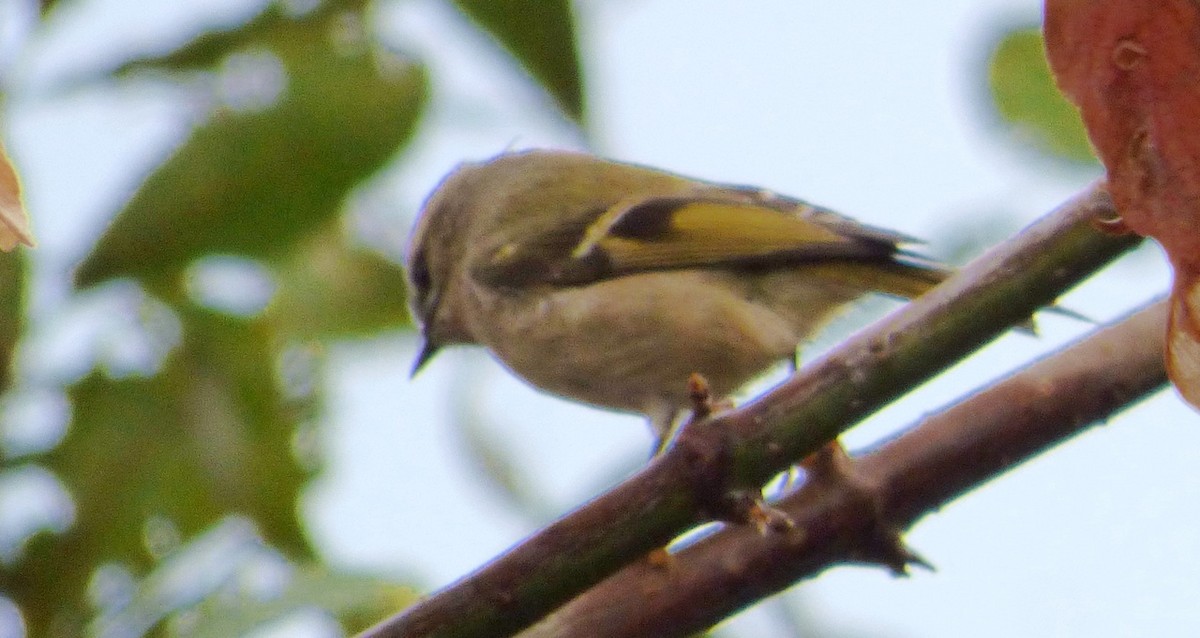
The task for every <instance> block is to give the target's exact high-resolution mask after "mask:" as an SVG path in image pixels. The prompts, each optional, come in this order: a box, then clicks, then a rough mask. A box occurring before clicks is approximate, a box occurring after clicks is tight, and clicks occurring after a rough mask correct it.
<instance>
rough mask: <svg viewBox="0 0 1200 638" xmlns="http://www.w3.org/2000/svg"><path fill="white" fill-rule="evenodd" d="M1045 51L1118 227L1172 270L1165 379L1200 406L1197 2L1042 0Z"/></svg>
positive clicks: (1199, 34) (1199, 53) (1199, 16)
mask: <svg viewBox="0 0 1200 638" xmlns="http://www.w3.org/2000/svg"><path fill="white" fill-rule="evenodd" d="M1045 12H1046V13H1045V32H1046V53H1047V57H1048V58H1049V60H1050V66H1051V68H1052V69H1053V70H1054V73H1055V75H1056V79H1057V81H1058V84H1059V87H1060V88H1061V89H1062V90H1063V92H1064V93H1066V94H1067V97H1069V98H1070V99H1071V100H1072V101H1073V102H1075V104H1077V105H1078V106H1079V109H1080V111H1081V113H1082V115H1083V121H1084V124H1086V126H1087V129H1088V137H1089V138H1091V141H1092V144H1093V145H1094V146H1095V147H1096V151H1097V153H1098V154H1099V156H1100V159H1101V161H1103V162H1104V165H1105V167H1106V168H1107V169H1108V188H1109V191H1110V192H1111V193H1112V196H1113V200H1114V202H1115V203H1116V205H1117V210H1119V211H1120V212H1121V222H1120V225H1121V227H1123V228H1124V229H1126V230H1129V231H1132V232H1135V233H1138V234H1140V235H1146V236H1149V237H1153V238H1154V239H1155V240H1157V241H1158V242H1159V243H1160V244H1161V245H1162V246H1163V249H1164V250H1165V251H1166V253H1167V257H1168V259H1169V260H1170V261H1171V264H1172V265H1173V266H1174V268H1175V286H1174V289H1173V292H1172V300H1171V309H1172V311H1171V318H1170V321H1169V330H1170V334H1169V335H1168V343H1169V346H1168V350H1169V351H1168V355H1167V363H1168V369H1169V370H1170V371H1171V380H1172V381H1173V382H1174V383H1175V384H1176V386H1177V387H1178V388H1179V390H1180V393H1181V394H1183V396H1184V398H1186V399H1187V400H1188V401H1189V402H1190V403H1192V405H1194V406H1196V407H1198V408H1200V293H1198V292H1197V284H1198V283H1200V126H1197V122H1200V3H1197V2H1195V1H1194V0H1046V7H1045Z"/></svg>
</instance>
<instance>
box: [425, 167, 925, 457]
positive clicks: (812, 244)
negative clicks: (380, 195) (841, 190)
mask: <svg viewBox="0 0 1200 638" xmlns="http://www.w3.org/2000/svg"><path fill="white" fill-rule="evenodd" d="M908 241H910V239H909V238H907V237H905V236H903V235H899V234H896V233H892V232H889V231H885V230H881V229H877V228H871V227H868V226H864V225H862V224H859V223H857V222H855V221H853V220H851V219H848V218H846V217H842V216H840V215H837V214H835V213H832V212H830V211H828V210H825V209H821V208H818V207H815V206H812V205H810V204H807V203H804V202H802V201H799V200H795V199H790V198H786V197H781V196H778V195H775V194H772V193H769V192H766V191H762V190H756V189H750V188H742V187H732V186H725V185H719V184H712V183H708V182H702V181H698V180H693V179H688V178H685V177H682V176H678V175H674V174H671V173H667V172H663V171H658V170H654V169H650V168H645V167H641V166H635V165H631V164H622V163H617V162H612V161H608V160H604V159H600V158H597V157H593V156H590V155H585V154H580V153H570V152H562V151H525V152H518V153H509V154H505V155H501V156H499V157H497V158H494V159H492V160H489V161H486V162H483V163H479V164H465V165H463V166H460V167H459V168H458V169H456V170H455V171H454V172H452V173H451V174H450V175H449V176H447V177H446V178H445V179H444V180H443V181H442V183H441V184H440V185H439V186H438V187H437V189H436V190H435V191H434V192H433V194H432V195H431V196H430V198H429V200H428V201H427V202H426V204H425V206H424V209H423V211H422V214H421V217H420V219H419V221H418V223H417V226H416V229H415V231H414V233H413V239H412V245H411V247H410V251H409V276H410V280H411V282H410V284H411V285H410V300H411V302H412V307H413V310H414V313H415V315H416V317H417V319H418V320H419V322H420V324H421V329H422V332H423V334H424V337H425V342H426V343H425V349H424V350H423V352H422V354H421V356H420V358H419V359H418V367H420V365H422V364H423V363H424V362H425V361H427V360H428V358H429V357H430V356H432V355H433V354H434V353H435V352H436V351H437V350H438V349H439V348H440V347H442V346H445V345H450V344H459V343H476V344H480V345H483V346H485V347H487V348H488V349H490V350H491V351H492V353H493V354H494V355H495V356H496V357H497V358H498V359H499V360H500V361H501V362H502V363H503V364H504V365H505V366H507V367H508V368H509V369H510V370H512V371H513V372H514V373H516V374H517V375H518V376H520V377H522V378H524V379H525V380H527V381H528V382H530V383H532V384H533V385H535V386H537V387H539V388H542V389H543V390H546V391H548V392H552V393H554V394H558V395H561V396H564V397H569V398H572V399H576V400H579V401H583V402H586V403H591V404H594V405H598V406H603V407H607V408H613V409H617V410H623V411H629V412H638V413H642V414H645V415H647V417H649V419H650V421H651V423H652V425H653V427H654V428H655V431H656V433H657V435H658V436H659V437H660V438H661V437H663V436H665V435H666V433H667V431H668V429H669V427H670V426H671V423H672V421H673V420H674V418H675V416H676V415H677V414H678V413H679V411H680V410H682V409H684V408H687V407H688V406H689V399H688V395H687V379H688V377H689V376H690V374H691V373H694V372H698V373H700V374H702V375H704V377H705V378H706V379H707V380H708V382H709V384H710V386H711V388H712V390H713V392H714V393H715V394H717V395H718V396H722V395H727V394H729V393H731V392H733V391H734V390H736V389H737V388H738V387H739V386H741V385H743V384H744V383H746V382H747V381H749V380H750V379H752V378H753V377H755V376H757V375H758V374H760V373H762V372H763V371H764V370H766V369H767V368H769V367H771V366H772V365H773V364H776V363H778V362H780V361H783V360H787V359H789V358H791V357H792V356H794V353H795V350H796V348H797V346H798V345H799V344H800V343H801V342H802V341H804V340H805V339H806V338H807V337H808V336H809V335H810V334H812V333H813V332H814V331H815V330H816V329H817V328H819V327H820V326H821V325H822V324H823V323H824V322H825V321H827V320H828V319H829V318H830V317H831V316H832V315H833V313H834V312H835V311H836V310H837V309H838V308H840V307H841V306H843V305H845V304H846V303H848V302H850V301H852V300H854V299H855V298H857V297H859V296H860V295H862V294H864V293H867V292H880V293H884V294H890V295H897V296H902V297H913V296H916V295H919V294H921V293H922V292H924V291H925V290H927V289H929V288H930V287H932V286H933V285H934V284H936V283H937V282H939V281H941V280H942V279H944V278H945V276H946V275H947V274H948V271H947V270H946V269H945V268H943V267H941V266H938V265H937V264H934V263H931V262H928V261H925V260H921V259H919V258H916V257H912V256H910V255H907V254H904V253H902V252H899V250H898V245H899V244H902V243H905V242H908Z"/></svg>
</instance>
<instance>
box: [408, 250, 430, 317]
mask: <svg viewBox="0 0 1200 638" xmlns="http://www.w3.org/2000/svg"><path fill="white" fill-rule="evenodd" d="M408 276H409V279H411V281H412V286H413V290H412V292H413V299H414V300H415V301H416V307H417V308H418V309H420V310H424V309H425V306H426V304H427V302H428V297H429V293H430V291H431V290H433V276H432V275H431V274H430V272H429V262H427V261H426V260H425V253H424V252H421V253H418V254H417V255H416V256H415V258H414V259H413V260H412V266H411V267H410V269H409V273H408Z"/></svg>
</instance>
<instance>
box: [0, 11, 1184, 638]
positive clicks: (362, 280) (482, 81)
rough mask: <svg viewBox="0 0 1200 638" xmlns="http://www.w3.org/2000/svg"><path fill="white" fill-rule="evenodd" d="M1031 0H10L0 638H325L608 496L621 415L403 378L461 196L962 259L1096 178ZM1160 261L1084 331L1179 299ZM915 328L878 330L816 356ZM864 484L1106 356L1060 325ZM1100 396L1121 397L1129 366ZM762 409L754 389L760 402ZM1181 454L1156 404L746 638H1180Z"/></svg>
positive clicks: (877, 426) (1112, 277) (622, 428)
mask: <svg viewBox="0 0 1200 638" xmlns="http://www.w3.org/2000/svg"><path fill="white" fill-rule="evenodd" d="M1039 15H1040V3H1038V2H1036V1H1035V0H976V1H974V2H962V3H946V2H934V1H932V0H914V1H913V2H907V3H896V4H894V5H893V4H890V3H879V2H863V1H856V0H850V1H848V2H839V3H830V2H805V1H799V2H797V1H794V0H775V1H771V0H753V1H749V2H739V3H730V2H718V1H715V0H688V1H684V0H642V1H639V2H633V1H630V0H624V1H622V0H607V1H602V0H577V1H576V2H573V3H569V2H566V1H565V0H545V1H540V2H492V1H491V0H453V1H452V0H326V1H325V2H319V1H318V0H293V1H290V2H274V3H268V2H264V1H263V0H177V1H176V2H169V3H165V2H164V3H130V2H121V1H119V0H42V1H41V2H40V3H39V2H35V1H33V0H0V99H2V108H3V110H2V111H0V137H2V139H3V142H4V144H5V146H6V148H7V150H8V152H9V154H10V156H11V157H12V159H13V161H14V163H15V164H16V167H17V169H18V171H19V172H20V174H21V176H22V178H23V187H24V194H25V199H26V204H27V207H28V209H29V211H30V214H31V216H32V219H33V227H34V232H35V233H36V236H37V239H38V241H39V247H38V248H37V249H36V250H32V251H30V250H26V251H21V252H18V253H15V254H11V255H3V256H0V266H2V267H0V279H2V281H0V291H2V294H0V313H3V315H4V316H3V319H2V320H0V324H2V325H3V326H4V328H3V329H0V356H2V357H3V358H4V361H3V362H0V363H3V369H4V371H5V374H3V375H0V383H2V384H3V389H4V394H3V395H2V397H0V637H2V638H9V637H18V636H25V635H29V636H79V635H88V636H103V637H114V638H115V637H125V636H143V635H152V636H174V635H178V636H193V635H196V636H231V635H250V636H301V637H307V636H311V637H324V636H340V635H344V634H345V633H347V632H351V631H354V630H358V629H361V628H363V627H365V626H367V625H369V624H371V623H373V622H375V621H377V620H379V619H381V618H382V617H384V616H385V615H387V614H389V613H391V612H393V611H395V610H398V609H400V608H402V607H403V606H404V605H406V604H408V603H409V602H410V601H412V600H413V599H414V598H415V597H417V596H419V595H421V594H424V593H428V592H431V591H433V590H435V589H437V588H438V587H440V586H443V585H445V584H447V583H449V582H451V581H452V580H454V579H456V578H458V577H460V576H462V575H464V574H465V573H467V572H469V571H471V570H473V569H474V568H476V567H478V566H480V565H482V564H484V563H485V562H487V561H488V560H489V559H490V558H492V557H493V556H495V555H496V554H497V553H499V552H501V551H503V550H504V549H505V548H507V547H508V546H510V545H512V544H514V543H516V542H518V541H519V540H520V539H521V538H523V537H524V536H525V535H527V534H528V533H530V532H531V531H533V530H535V529H537V528H538V527H539V526H541V525H543V524H545V523H547V522H548V521H550V520H552V519H553V518H556V517H557V516H560V515H562V514H563V513H565V512H567V511H569V510H570V509H572V508H573V507H574V506H576V505H578V504H580V503H581V502H583V501H584V500H586V499H587V498H589V497H590V496H593V495H595V494H597V493H598V492H600V491H602V490H604V489H605V488H606V487H609V486H611V485H613V484H614V483H616V482H618V481H619V480H621V478H623V477H624V476H627V475H628V474H629V473H630V472H631V471H633V470H635V469H636V468H637V467H638V466H639V464H641V463H643V462H644V460H645V458H646V454H647V452H648V449H649V445H650V437H649V436H648V431H647V429H646V427H645V425H644V424H643V423H641V422H640V420H639V419H637V418H634V417H629V416H622V415H614V414H608V413H604V412H599V411H597V410H593V409H590V408H585V407H581V406H577V405H573V404H569V403H566V402H564V401H561V400H558V399H554V398H549V397H546V396H543V395H540V394H538V393H536V392H535V391H533V390H531V389H529V388H528V387H526V386H524V385H523V384H522V383H520V382H519V381H517V380H515V379H513V378H512V377H510V376H509V375H507V373H505V372H504V371H503V370H502V369H500V368H499V366H498V365H496V364H495V363H494V362H492V361H491V360H490V359H489V358H488V357H487V355H486V354H485V353H483V352H482V351H478V350H472V349H460V350H454V351H450V352H447V353H445V354H443V355H441V356H439V357H438V359H437V360H435V361H434V362H433V363H432V364H431V365H430V366H428V367H427V368H426V371H424V372H423V373H422V374H421V376H419V377H418V378H416V379H412V380H410V379H409V378H408V372H409V369H410V366H411V362H412V359H413V356H414V355H415V347H416V344H417V339H416V337H415V335H414V332H413V327H412V325H411V324H410V322H409V319H408V315H407V311H406V309H405V305H404V281H403V272H402V270H401V266H400V264H401V263H402V261H403V253H404V247H405V242H406V238H407V234H408V229H409V227H410V225H411V223H412V220H413V218H414V216H415V214H416V212H417V210H418V209H419V207H420V204H421V201H422V199H423V198H424V197H425V195H426V194H427V193H428V192H429V191H430V190H431V189H432V188H433V187H434V185H435V184H436V183H437V181H438V180H439V178H440V177H441V176H442V175H444V174H445V173H446V172H447V171H449V170H450V169H451V168H453V167H454V165H455V164H457V163H458V162H460V161H463V160H477V159H482V158H486V157H489V156H492V155H495V154H497V153H499V152H502V151H504V150H508V149H518V148H525V147H532V146H552V147H562V148H582V149H588V150H592V151H595V152H597V153H600V154H603V155H607V156H610V157H613V158H617V159H621V160H627V161H634V162H639V163H644V164H649V165H654V166H658V167H662V168H666V169H670V170H673V171H676V172H680V173H684V174H687V175H692V176H696V177H701V178H706V179H713V180H719V181H725V182H740V183H747V184H756V185H761V186H765V187H768V188H771V189H773V190H776V191H779V192H782V193H786V194H791V195H795V196H799V197H802V198H805V199H807V200H810V201H813V202H816V203H820V204H822V205H825V206H829V207H831V208H834V209H836V210H839V211H841V212H844V213H846V214H849V215H853V216H855V217H857V218H858V219H860V220H862V221H864V222H867V223H870V224H875V225H880V226H886V227H890V228H895V229H897V230H900V231H902V232H905V233H908V234H911V235H915V236H919V237H925V238H928V240H929V244H928V246H926V251H927V252H929V253H930V254H933V255H936V256H938V257H941V258H944V259H947V260H951V261H955V262H962V261H965V260H966V259H969V258H970V256H972V255H974V254H976V253H978V252H979V251H981V250H983V249H985V248H986V247H987V246H988V245H990V244H992V243H995V242H998V241H1001V240H1003V239H1004V238H1005V237H1007V236H1009V235H1010V234H1011V233H1013V232H1015V231H1016V230H1017V229H1019V228H1020V227H1021V226H1023V225H1025V224H1026V223H1028V222H1029V221H1031V220H1033V219H1034V218H1036V217H1038V216H1039V215H1041V214H1043V213H1044V212H1046V211H1048V210H1050V209H1051V208H1053V207H1054V206H1056V205H1057V204H1059V203H1060V202H1061V201H1062V200H1064V199H1065V198H1067V197H1069V196H1070V195H1071V194H1072V193H1074V192H1076V191H1078V190H1080V189H1082V188H1083V187H1085V186H1086V185H1087V184H1088V183H1090V182H1091V181H1092V180H1094V179H1096V178H1097V177H1098V176H1099V175H1100V173H1101V171H1100V168H1099V165H1098V164H1096V163H1095V162H1094V161H1093V160H1092V159H1091V158H1090V154H1089V151H1088V148H1087V144H1086V141H1085V139H1084V138H1083V134H1082V128H1081V126H1080V125H1079V123H1078V121H1077V118H1076V117H1075V116H1074V113H1073V111H1072V110H1071V109H1070V107H1068V106H1066V105H1065V103H1064V102H1062V101H1061V99H1060V98H1058V97H1057V95H1056V93H1055V92H1054V90H1053V87H1052V83H1051V81H1050V78H1049V75H1048V72H1047V71H1046V68H1045V62H1044V60H1043V58H1042V54H1041V48H1040V47H1041V44H1040V40H1039V37H1038V35H1037V31H1036V27H1037V24H1038V19H1039ZM1168 279H1169V274H1168V271H1167V269H1166V267H1165V265H1164V264H1163V263H1162V259H1161V256H1160V255H1159V254H1158V251H1157V249H1156V248H1155V247H1153V246H1144V247H1143V248H1141V249H1139V250H1138V251H1136V252H1134V253H1133V254H1131V255H1130V256H1128V257H1126V258H1124V259H1123V260H1122V261H1121V262H1119V263H1118V264H1117V265H1115V266H1113V267H1111V268H1109V269H1108V270H1106V271H1105V272H1103V273H1101V274H1099V275H1098V276H1096V277H1094V278H1093V279H1091V280H1090V281H1089V282H1087V283H1085V284H1084V285H1083V286H1081V287H1080V288H1079V289H1077V290H1075V291H1073V292H1071V293H1070V294H1069V295H1067V296H1066V297H1065V298H1064V299H1063V301H1062V303H1063V304H1064V305H1066V306H1068V307H1069V308H1071V309H1073V310H1076V311H1079V312H1082V313H1084V314H1085V315H1087V316H1089V317H1092V318H1094V319H1096V320H1097V321H1107V320H1109V319H1112V318H1115V317H1119V316H1121V315H1123V314H1125V313H1127V312H1128V311H1129V310H1131V309H1132V308H1134V307H1136V306H1138V305H1140V304H1141V303H1143V302H1145V301H1146V300H1148V299H1150V298H1152V297H1154V296H1156V295H1158V294H1161V293H1162V292H1163V291H1164V290H1165V289H1166V287H1167V285H1168ZM892 307H894V304H892V303H891V302H886V301H880V300H872V301H868V302H864V303H863V304H861V305H860V307H858V308H856V309H855V310H854V311H852V312H850V313H849V314H848V315H847V316H846V317H845V320H844V321H841V322H839V323H838V324H837V325H836V326H834V327H833V328H831V329H830V331H829V332H828V334H825V335H822V336H821V337H820V338H819V339H818V341H817V342H816V343H814V344H812V345H811V346H810V347H809V348H808V349H807V350H806V356H809V357H811V356H812V354H814V353H817V352H820V351H821V350H822V349H823V348H826V347H828V346H829V345H830V344H832V343H834V342H836V341H837V339H839V338H841V337H844V336H845V335H846V334H849V333H850V332H851V331H853V330H856V329H858V328H860V327H862V326H863V325H865V323H867V322H869V321H870V320H871V319H872V318H873V317H877V316H879V315H880V314H881V313H883V312H886V311H887V310H889V309H891V308H892ZM1040 326H1041V332H1042V334H1041V336H1040V337H1039V338H1036V339H1035V338H1030V337H1027V336H1022V335H1008V336H1005V337H1003V338H1002V339H1000V340H999V341H998V342H997V343H996V344H993V345H992V346H990V347H988V348H986V349H985V350H983V351H982V352H980V353H979V354H978V355H976V356H973V357H971V358H970V359H968V360H966V361H964V362H962V363H961V364H959V365H958V366H956V367H954V368H953V369H951V370H949V371H948V372H946V373H944V374H943V375H941V376H940V377H938V378H936V379H935V380H933V381H931V382H929V383H927V384H925V385H924V386H923V387H922V388H920V389H919V390H918V391H916V392H914V393H913V394H912V395H910V396H908V397H906V398H904V399H903V400H900V401H897V402H896V403H895V404H893V405H892V406H889V408H887V409H886V410H884V411H882V412H881V413H879V414H877V415H876V416H874V417H873V418H871V419H869V420H868V421H867V422H865V423H863V424H862V425H861V426H860V427H858V428H856V429H854V430H853V431H852V432H851V433H850V434H849V435H848V436H847V437H846V441H847V443H848V445H849V446H850V447H851V448H852V449H854V448H863V447H866V446H870V445H871V444H872V443H874V442H876V441H878V440H880V439H882V438H885V437H887V436H888V435H889V434H891V433H894V432H896V431H898V430H899V429H901V428H903V427H905V426H906V425H908V424H910V423H911V422H913V421H914V420H916V419H917V418H919V416H920V415H922V414H925V413H927V412H930V411H933V410H935V409H936V408H938V407H939V406H943V405H945V404H947V403H949V402H951V401H953V400H954V399H955V398H956V397H959V396H961V395H962V394H963V393H965V392H968V391H970V390H971V389H973V388H976V387H979V386H980V385H982V384H985V383H987V382H988V381H990V380H992V379H995V378H997V377H999V376H1002V375H1003V374H1004V373H1006V372H1007V371H1009V370H1012V369H1015V368H1019V367H1021V366H1023V365H1025V364H1027V363H1028V362H1029V361H1031V360H1032V359H1034V358H1036V357H1037V356H1039V354H1041V353H1044V352H1047V351H1050V350H1052V349H1055V348H1057V347H1059V346H1061V345H1062V344H1064V343H1066V342H1069V341H1071V340H1073V339H1075V338H1078V337H1079V336H1081V335H1082V334H1085V333H1086V332H1088V331H1089V330H1090V329H1091V326H1089V325H1088V324H1086V323H1084V322H1080V321H1075V320H1072V319H1068V318H1061V317H1055V316H1046V317H1043V318H1041V320H1040ZM1113 365H1120V362H1119V361H1114V362H1113ZM777 380H778V376H776V377H772V378H768V379H764V381H763V383H762V384H761V385H760V386H759V387H757V388H755V389H751V390H748V391H747V393H748V394H753V393H754V392H757V391H761V390H762V389H763V388H764V387H767V386H769V384H770V383H772V382H774V381H777ZM1197 444H1200V419H1198V418H1197V415H1196V414H1195V413H1193V412H1192V411H1190V410H1189V409H1187V408H1186V407H1184V406H1183V404H1182V403H1181V402H1180V401H1179V400H1178V399H1177V397H1176V396H1175V395H1174V394H1173V392H1171V391H1165V392H1162V393H1160V394H1158V395H1157V396H1156V397H1154V398H1153V399H1150V400H1148V401H1145V402H1144V403H1142V404H1141V405H1138V406H1136V407H1134V408H1132V409H1130V410H1129V411H1128V412H1127V413H1125V414H1124V415H1123V416H1121V417H1120V418H1118V419H1114V420H1113V422H1111V423H1109V424H1106V425H1105V426H1104V427H1101V428H1096V429H1093V430H1091V431H1090V432H1088V433H1087V434H1085V435H1083V436H1081V437H1079V438H1078V439H1077V440H1074V441H1072V442H1070V443H1068V444H1066V445H1064V446H1062V447H1061V448H1059V449H1055V450H1052V451H1050V452H1049V453H1047V454H1045V455H1043V456H1042V457H1041V458H1039V459H1037V460H1035V461H1033V462H1031V463H1028V464H1026V465H1024V466H1022V467H1020V468H1018V469H1017V470H1015V471H1013V472H1010V473H1009V474H1007V475H1005V476H1003V477H1000V478H999V479H997V480H995V481H993V482H991V483H989V484H988V485H986V486H984V487H982V488H980V489H978V490H976V491H975V492H973V493H971V494H968V495H967V496H965V497H964V498H962V499H960V500H959V501H958V502H956V503H954V504H952V505H951V506H949V507H946V508H945V509H943V510H942V511H940V512H938V513H937V514H935V515H933V516H930V517H928V518H927V519H925V520H924V521H922V522H921V523H920V524H919V525H918V526H917V527H916V528H915V529H914V530H913V532H912V533H911V534H910V535H909V537H908V540H909V542H910V544H911V545H912V546H913V547H914V548H915V549H916V550H917V551H919V552H920V553H921V554H922V555H924V556H925V557H926V558H928V559H929V560H930V561H931V562H933V563H934V564H935V565H936V566H937V572H936V573H927V572H917V573H915V574H914V575H913V577H912V578H909V579H904V580H897V579H894V578H892V577H891V576H889V575H888V574H887V573H886V572H885V571H883V570H880V569H876V568H863V567H839V568H836V569H833V570H831V571H829V572H827V573H826V574H824V575H822V576H821V577H819V578H817V579H816V580H814V581H811V582H807V583H804V584H802V585H800V586H797V587H794V588H792V590H790V591H789V592H787V593H785V594H782V595H780V596H777V597H776V598H774V599H772V600H770V601H767V602H764V603H763V604H760V605H758V606H756V607H755V608H753V609H751V610H749V611H747V612H745V613H743V614H741V615H739V616H738V617H736V618H734V619H732V620H731V621H729V622H727V623H724V624H723V625H721V626H720V627H718V628H717V629H716V630H715V631H714V634H716V635H720V636H725V637H735V636H763V637H768V638H770V637H775V636H778V637H784V636H844V637H850V636H854V637H858V636H889V637H890V636H894V637H916V636H935V637H936V636H945V637H951V636H954V637H957V636H963V635H971V636H1013V635H1032V636H1121V635H1156V636H1184V635H1191V630H1193V629H1194V628H1195V627H1196V626H1200V607H1198V606H1196V605H1195V604H1194V601H1195V600H1196V599H1197V597H1198V596H1200V578H1198V577H1197V575H1198V574H1200V540H1198V537H1197V536H1196V534H1195V533H1194V531H1193V530H1194V528H1195V527H1196V525H1197V524H1198V522H1200V516H1198V512H1197V506H1196V500H1195V494H1196V493H1197V492H1198V488H1200V473H1197V472H1195V470H1194V465H1195V458H1196V454H1195V450H1196V449H1197Z"/></svg>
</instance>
